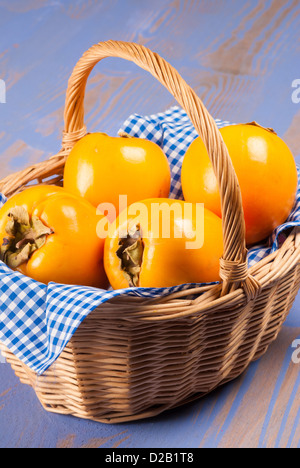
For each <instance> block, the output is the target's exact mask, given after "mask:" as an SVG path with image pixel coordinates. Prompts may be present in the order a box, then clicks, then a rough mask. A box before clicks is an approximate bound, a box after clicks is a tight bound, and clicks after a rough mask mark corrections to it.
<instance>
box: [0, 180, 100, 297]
mask: <svg viewBox="0 0 300 468" xmlns="http://www.w3.org/2000/svg"><path fill="white" fill-rule="evenodd" d="M101 219H103V215H100V214H96V209H95V207H93V206H92V205H91V204H90V203H89V202H87V201H86V200H84V199H82V198H80V197H76V196H74V195H71V194H69V193H68V192H66V191H65V190H64V189H63V188H60V187H56V186H46V185H41V186H36V187H31V188H28V189H26V190H24V191H23V192H21V193H18V194H17V195H14V196H13V197H11V198H10V199H9V200H8V201H7V202H6V203H5V204H4V205H3V207H2V208H1V210H0V245H1V260H2V261H3V262H5V263H6V264H7V265H8V266H9V267H10V268H11V269H12V270H15V271H19V272H20V273H23V274H24V275H26V276H29V277H31V278H33V279H34V280H36V281H39V282H41V283H45V284H48V283H49V282H52V281H53V282H56V283H63V284H77V285H82V286H93V287H99V288H106V287H107V286H108V281H107V277H106V274H105V271H104V265H103V252H104V239H103V238H101V237H99V236H98V235H97V225H98V223H99V221H100V220H101Z"/></svg>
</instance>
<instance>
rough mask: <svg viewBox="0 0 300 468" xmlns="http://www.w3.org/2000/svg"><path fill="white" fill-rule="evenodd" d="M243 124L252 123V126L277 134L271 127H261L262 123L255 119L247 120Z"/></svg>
mask: <svg viewBox="0 0 300 468" xmlns="http://www.w3.org/2000/svg"><path fill="white" fill-rule="evenodd" d="M245 125H254V127H259V128H262V129H263V130H267V132H270V133H274V135H277V133H276V132H275V130H274V129H273V128H270V127H263V126H262V125H260V124H259V123H257V122H255V121H253V122H247V123H246V124H245Z"/></svg>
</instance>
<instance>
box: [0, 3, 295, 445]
mask: <svg viewBox="0 0 300 468" xmlns="http://www.w3.org/2000/svg"><path fill="white" fill-rule="evenodd" d="M125 3H126V6H124V4H125ZM299 27H300V4H299V1H297V0H284V1H278V0H245V1H238V0H230V1H228V0H226V1H225V0H216V1H214V2H211V1H209V0H203V1H197V0H174V1H170V0H167V1H164V2H161V1H160V0H152V1H151V2H148V1H145V0H140V1H137V0H126V2H122V1H121V0H110V1H109V2H107V1H104V0H75V1H74V0H73V1H71V0H65V1H58V0H55V1H54V0H50V1H45V0H30V1H26V2H24V1H22V0H0V28H1V42H0V79H4V80H5V82H6V85H7V103H6V104H0V123H1V126H0V171H1V177H3V176H5V175H7V174H8V173H10V172H12V171H15V170H17V169H22V168H23V167H25V166H27V165H29V164H32V163H35V162H38V161H41V160H43V159H45V158H48V157H49V156H50V155H51V154H55V153H57V151H58V150H59V148H60V143H61V135H62V130H63V109H64V99H65V91H66V86H67V80H68V78H69V76H70V74H71V71H72V69H73V66H74V65H75V63H76V62H77V60H78V58H79V57H80V56H81V55H82V53H83V52H84V51H85V50H87V49H88V48H89V47H90V46H91V45H93V44H94V43H97V42H99V41H104V40H108V39H118V40H125V41H136V42H139V43H140V44H144V45H146V46H147V47H149V48H151V49H152V50H154V51H157V52H158V53H159V54H160V55H162V56H163V57H164V58H166V59H167V60H168V61H169V62H170V63H171V64H172V65H174V67H175V68H176V69H178V71H179V72H180V74H181V75H182V76H183V77H184V78H185V79H186V81H187V82H188V83H189V84H190V85H191V86H192V87H193V88H194V89H195V91H196V92H197V93H198V94H199V96H200V97H201V98H202V99H203V101H204V103H205V105H206V106H207V108H208V110H209V111H210V112H211V114H212V115H213V116H214V117H218V118H222V119H226V120H230V121H232V122H245V121H252V120H256V121H258V122H260V123H261V124H262V125H265V126H267V127H273V128H274V129H275V130H276V131H277V132H278V134H279V135H280V136H282V137H283V138H284V139H285V141H286V142H287V143H288V144H289V146H290V147H291V149H292V151H293V153H294V155H295V157H297V156H300V138H299V124H300V104H295V103H293V102H292V99H291V95H292V91H293V89H292V82H293V80H295V79H297V78H300V71H299V53H300V39H299ZM172 104H174V101H173V100H172V98H171V97H170V95H169V94H168V93H167V92H166V91H165V90H164V89H163V88H162V87H161V85H159V84H158V83H157V82H156V81H155V80H153V78H152V77H151V76H148V74H147V73H145V72H143V71H141V70H140V69H138V68H137V67H136V66H134V65H131V64H128V63H125V62H124V61H122V60H118V59H111V60H108V61H107V62H104V63H103V64H100V65H99V67H97V68H96V69H95V71H94V72H93V74H92V76H91V79H90V81H89V84H88V90H87V95H86V109H87V115H86V123H87V126H88V130H89V131H105V132H108V133H110V134H116V132H117V130H118V129H119V127H120V126H121V124H122V122H123V121H124V120H125V119H126V118H127V117H128V115H129V114H131V113H134V112H138V113H140V114H143V113H144V114H148V113H155V112H158V111H163V110H165V109H166V108H167V107H169V106H170V105H172ZM299 309H300V298H299V297H298V298H297V300H296V302H295V304H294V307H293V310H292V312H291V314H290V316H289V318H288V320H287V322H286V323H285V326H284V328H283V330H282V332H281V333H280V335H279V337H278V339H277V341H276V342H275V343H274V344H273V345H272V347H271V348H270V350H269V351H268V353H267V354H266V355H265V356H264V357H263V358H262V359H261V360H260V361H258V362H256V363H254V364H252V365H251V366H250V368H249V369H248V371H247V372H246V373H245V374H244V375H243V376H242V377H241V378H239V379H238V380H236V381H234V382H232V383H230V384H228V385H226V386H224V387H223V388H221V389H219V390H217V391H216V392H214V393H213V394H211V395H209V396H208V397H207V398H205V399H204V400H202V401H200V402H196V403H193V404H190V405H188V406H186V407H184V408H181V409H179V410H176V411H172V412H170V413H167V414H165V415H163V416H160V417H157V418H154V419H153V420H150V421H145V422H139V423H136V424H135V423H134V424H123V425H118V426H112V427H110V426H109V427H108V426H104V425H102V424H97V423H92V422H88V421H82V420H77V419H75V418H71V417H67V416H57V415H53V414H49V413H45V411H44V410H43V409H42V408H41V407H40V405H39V403H38V402H37V400H36V397H35V395H34V393H33V392H32V391H31V389H30V388H28V387H26V386H23V385H22V384H20V383H19V382H18V380H17V379H16V378H15V377H14V375H13V373H12V371H11V369H10V366H8V365H7V364H0V447H63V448H72V447H80V448H87V447H89V448H96V447H187V448H188V447H295V448H296V447H299V446H300V411H299V403H300V390H299V366H300V364H294V363H293V362H292V354H293V352H294V349H293V348H292V343H293V341H294V340H295V339H296V338H299V337H300V318H299Z"/></svg>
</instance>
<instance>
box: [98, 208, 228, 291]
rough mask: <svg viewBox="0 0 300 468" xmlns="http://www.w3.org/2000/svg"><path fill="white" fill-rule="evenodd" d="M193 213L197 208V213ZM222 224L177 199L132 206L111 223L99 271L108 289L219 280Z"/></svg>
mask: <svg viewBox="0 0 300 468" xmlns="http://www.w3.org/2000/svg"><path fill="white" fill-rule="evenodd" d="M198 208H199V209H198ZM222 254H223V237H222V221H221V219H220V218H219V217H218V216H216V215H215V214H214V213H211V212H210V211H208V210H206V209H205V208H204V207H203V206H200V204H199V206H198V205H196V204H191V203H186V202H183V201H182V200H171V199H148V200H144V201H141V202H139V203H134V204H132V205H131V206H129V207H128V209H127V210H124V211H123V212H122V213H121V214H120V215H119V217H118V218H117V219H116V220H115V222H114V223H112V224H111V226H110V228H109V231H108V235H107V238H106V240H105V247H104V267H105V271H106V274H107V277H108V279H109V282H110V284H111V286H112V287H113V288H114V289H121V288H128V287H134V286H140V287H169V286H175V285H180V284H185V283H206V282H215V281H219V279H220V277H219V260H220V257H221V256H222Z"/></svg>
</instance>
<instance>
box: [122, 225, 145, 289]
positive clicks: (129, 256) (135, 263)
mask: <svg viewBox="0 0 300 468" xmlns="http://www.w3.org/2000/svg"><path fill="white" fill-rule="evenodd" d="M119 246H120V247H119V249H118V250H117V252H116V254H117V256H118V257H119V259H120V260H121V268H122V271H123V273H124V275H125V277H126V279H127V281H128V284H129V286H130V287H135V286H138V285H139V279H140V272H141V266H142V261H143V253H144V244H143V241H142V237H141V233H140V229H139V227H138V226H137V229H136V231H135V232H134V233H133V234H130V233H128V234H127V237H126V238H124V239H120V240H119Z"/></svg>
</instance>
